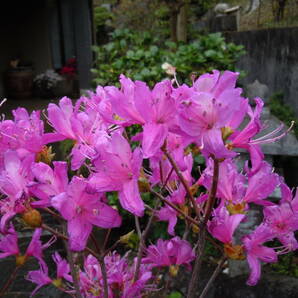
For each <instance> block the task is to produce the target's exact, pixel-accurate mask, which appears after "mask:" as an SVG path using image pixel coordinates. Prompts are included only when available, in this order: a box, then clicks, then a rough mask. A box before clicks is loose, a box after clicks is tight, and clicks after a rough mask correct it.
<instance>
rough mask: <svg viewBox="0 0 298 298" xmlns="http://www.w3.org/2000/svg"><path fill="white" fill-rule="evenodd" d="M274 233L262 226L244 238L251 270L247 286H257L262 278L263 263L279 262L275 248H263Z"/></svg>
mask: <svg viewBox="0 0 298 298" xmlns="http://www.w3.org/2000/svg"><path fill="white" fill-rule="evenodd" d="M273 237H274V236H273V234H272V232H271V231H270V230H269V229H268V228H267V227H265V226H264V225H260V226H259V227H258V228H257V229H256V230H255V231H254V232H253V233H252V234H250V235H248V236H246V237H244V239H243V240H242V241H243V244H244V248H245V250H246V254H247V261H248V265H249V268H250V270H251V272H250V275H249V278H248V281H247V284H248V285H250V286H254V285H256V283H257V282H258V280H259V279H260V276H261V263H260V262H261V261H262V262H266V263H274V262H277V254H276V252H275V250H274V249H273V248H269V247H266V246H263V243H264V242H267V241H269V240H272V239H273Z"/></svg>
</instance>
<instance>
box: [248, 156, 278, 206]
mask: <svg viewBox="0 0 298 298" xmlns="http://www.w3.org/2000/svg"><path fill="white" fill-rule="evenodd" d="M278 185H279V177H278V175H277V174H275V173H273V172H272V167H271V166H270V165H269V164H268V163H267V162H265V161H263V162H262V163H261V165H260V167H259V170H258V172H257V173H255V174H254V175H253V176H250V177H248V186H247V189H246V193H245V196H244V198H243V200H244V201H245V202H247V203H251V202H253V203H255V204H260V205H272V203H271V202H269V201H265V200H264V199H265V198H267V197H268V196H269V195H270V194H271V193H272V192H273V191H274V189H275V188H276V187H277V186H278Z"/></svg>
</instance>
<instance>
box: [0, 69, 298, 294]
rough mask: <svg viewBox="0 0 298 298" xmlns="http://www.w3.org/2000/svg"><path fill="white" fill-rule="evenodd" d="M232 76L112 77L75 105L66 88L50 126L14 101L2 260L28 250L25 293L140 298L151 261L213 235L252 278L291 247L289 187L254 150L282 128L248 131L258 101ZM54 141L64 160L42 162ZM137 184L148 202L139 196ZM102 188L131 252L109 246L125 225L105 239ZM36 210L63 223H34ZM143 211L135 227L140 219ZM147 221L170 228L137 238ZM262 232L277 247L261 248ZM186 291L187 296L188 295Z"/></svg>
mask: <svg viewBox="0 0 298 298" xmlns="http://www.w3.org/2000/svg"><path fill="white" fill-rule="evenodd" d="M237 77H238V74H237V73H233V72H230V71H225V72H223V73H220V72H219V71H216V70H215V71H213V73H211V74H204V75H202V76H200V77H199V78H197V79H196V80H195V81H194V82H193V85H192V86H187V85H181V86H180V85H178V83H177V82H175V81H170V80H165V81H162V82H159V83H157V84H156V85H155V86H154V88H153V89H152V90H151V89H150V88H149V87H148V86H147V85H146V84H145V83H144V82H140V81H136V82H133V81H131V80H130V79H129V78H126V77H125V76H123V75H122V76H121V77H120V85H121V87H120V88H117V87H115V86H107V87H101V86H99V87H97V89H96V92H94V93H93V92H90V93H89V94H88V96H83V97H81V98H80V99H79V100H77V101H76V102H75V103H74V104H73V102H72V100H71V99H69V98H66V97H64V98H62V99H61V100H60V101H59V104H58V105H56V104H53V103H51V104H49V106H48V108H47V110H46V111H45V118H46V120H47V121H48V123H49V124H50V126H51V127H52V128H53V131H52V132H45V129H44V126H45V125H44V121H43V120H42V119H41V115H40V112H39V111H34V112H32V113H31V114H29V113H28V112H27V111H26V110H25V109H24V108H18V109H16V110H14V111H13V120H5V119H3V120H2V121H1V122H0V147H1V150H0V192H1V197H0V214H1V221H0V232H1V236H0V237H1V238H0V258H5V257H8V256H15V259H16V267H17V268H19V267H20V266H23V265H24V264H25V263H26V261H27V259H28V258H30V257H34V258H35V259H37V261H38V263H39V265H40V268H39V270H35V271H30V272H29V273H28V275H27V277H26V278H27V279H28V280H30V281H31V282H33V283H35V284H36V285H37V288H36V290H35V291H34V293H35V292H36V291H37V290H38V289H39V288H41V287H42V286H45V285H49V284H52V285H54V286H56V287H57V288H59V289H61V290H62V291H65V292H67V293H70V294H72V295H74V293H76V292H78V291H79V294H80V295H81V297H127V298H129V297H143V295H144V293H147V292H150V291H160V288H159V286H158V282H159V280H160V277H159V276H158V274H157V273H156V272H157V270H156V268H158V272H161V271H160V270H164V268H170V273H171V274H172V276H174V275H175V272H176V273H177V270H178V268H179V266H181V265H183V266H185V267H186V269H187V270H192V262H193V261H194V260H196V262H197V261H198V260H199V259H200V258H201V255H202V249H203V248H204V245H203V244H202V243H201V245H200V241H201V242H202V239H203V238H205V239H206V238H212V239H213V240H212V243H214V245H215V246H216V247H219V250H221V251H222V252H223V259H224V260H226V259H227V258H231V259H235V260H244V259H246V260H247V262H248V265H249V268H250V275H249V278H248V281H247V283H248V284H249V285H255V284H256V283H257V282H258V280H259V279H260V275H261V262H265V263H272V262H277V261H278V255H280V254H284V253H288V252H290V251H294V250H296V249H297V248H298V243H297V240H296V239H295V236H294V232H295V231H296V230H297V229H298V194H296V195H294V194H293V193H292V191H291V190H290V189H289V187H288V186H287V185H286V184H285V182H284V180H283V178H282V177H280V176H279V175H278V174H276V173H274V171H273V169H272V167H271V165H270V164H268V163H267V162H266V161H265V160H264V155H263V153H262V150H261V144H265V143H270V142H274V141H278V140H279V139H280V138H281V137H283V136H284V135H285V134H286V133H287V132H288V130H286V131H284V132H282V130H283V126H282V125H281V126H280V127H279V128H278V129H276V130H274V131H272V132H271V133H269V134H267V135H265V136H262V137H258V134H259V133H260V132H262V130H263V128H264V125H263V123H262V122H261V119H260V116H261V112H262V108H263V101H262V100H261V99H260V98H256V99H255V105H254V107H252V106H250V105H249V102H248V99H246V98H244V97H243V96H242V95H241V94H242V90H241V89H240V88H237V87H236V80H237ZM244 119H248V121H246V122H247V124H246V125H245V126H244V128H243V125H242V126H241V124H242V123H243V121H244ZM63 140H71V141H72V143H73V146H72V148H71V152H70V156H69V161H70V162H69V163H68V162H67V161H52V154H51V152H50V149H49V147H48V145H49V144H51V143H55V142H61V141H63ZM132 148H133V149H132ZM240 148H241V150H246V151H247V152H248V153H249V156H250V163H249V162H247V163H246V164H245V167H244V168H243V169H241V170H239V168H238V166H237V164H236V160H237V159H236V157H237V156H238V155H239V153H238V152H239V151H238V149H240ZM199 155H201V156H202V157H203V158H204V160H205V164H206V168H205V169H204V170H203V171H202V172H201V171H200V170H199V169H198V168H196V167H195V162H194V159H195V157H197V156H199ZM276 188H280V190H281V193H282V199H281V200H280V201H279V202H277V203H276V202H274V203H273V202H272V201H270V199H268V198H269V197H270V195H271V194H272V192H273V191H274V190H275V189H276ZM145 192H147V193H150V198H151V201H152V202H153V203H152V204H150V203H148V201H147V202H146V203H145V201H144V198H143V193H145ZM110 193H117V198H118V200H119V206H121V208H123V210H121V213H123V212H127V214H130V215H131V216H132V217H135V221H136V230H137V231H138V234H139V235H138V236H139V248H138V253H137V256H135V257H134V253H133V252H130V253H126V254H125V255H124V256H120V254H119V253H117V252H116V250H115V248H116V247H117V245H121V243H122V244H123V243H124V242H125V241H126V242H129V234H128V235H126V236H123V237H120V238H119V240H117V241H116V242H115V243H114V245H112V246H111V247H110V248H109V247H106V245H107V242H108V241H107V239H108V236H109V235H110V233H111V229H113V228H118V227H120V226H121V224H122V218H121V216H120V210H118V209H117V207H116V206H115V205H111V203H110V201H109V199H108V197H109V194H110ZM254 205H259V206H260V207H261V208H262V210H263V211H262V212H263V220H262V222H261V224H260V225H258V226H257V227H256V228H255V230H254V231H253V232H252V233H250V234H248V235H245V236H244V237H242V238H241V239H240V240H239V241H238V242H237V241H235V237H234V234H235V231H236V230H237V228H238V227H239V225H241V223H242V222H245V221H247V220H248V216H247V214H248V213H249V212H250V210H251V208H252V207H253V206H254ZM146 209H147V210H148V211H146V212H145V210H146ZM46 212H48V213H50V214H52V216H54V218H55V219H56V220H58V222H60V223H62V227H64V228H61V229H60V230H57V229H55V228H53V227H49V226H48V225H46V224H44V223H43V218H42V217H43V216H42V215H43V214H44V213H46ZM146 217H148V224H147V225H146V228H145V229H144V230H143V231H142V230H141V228H140V223H139V218H146ZM19 218H22V222H23V224H25V225H27V227H28V226H30V227H31V228H34V229H35V230H34V232H33V236H32V240H31V243H30V244H29V246H28V248H27V250H26V252H25V253H24V254H22V253H21V250H20V249H19V247H18V233H17V232H16V230H15V229H16V222H17V221H16V220H17V219H19ZM156 220H158V221H165V222H167V223H168V229H167V232H168V234H169V237H170V238H169V239H167V240H165V239H159V240H158V241H157V243H156V244H155V245H154V244H150V245H148V246H147V247H146V245H147V242H146V236H147V235H148V230H149V229H150V228H151V225H152V223H153V224H154V221H156ZM178 221H180V222H184V223H185V232H184V234H183V239H181V238H180V237H182V235H180V237H179V236H178V234H179V233H178V234H177V232H176V231H175V227H176V225H177V222H178ZM95 227H98V228H101V229H105V230H106V236H105V239H104V240H103V239H94V238H96V237H94V235H93V233H92V230H94V229H95ZM43 230H47V231H48V232H50V233H52V234H53V238H51V239H50V240H49V241H48V242H47V243H46V244H42V242H41V240H40V237H41V235H42V231H43ZM112 231H113V230H112ZM59 237H60V238H62V239H64V240H66V241H67V250H68V252H69V253H68V261H66V259H64V258H62V257H61V256H60V255H59V254H58V252H55V253H54V254H53V260H54V262H55V263H56V265H57V273H56V274H55V275H54V276H53V275H52V274H51V275H49V272H48V271H49V270H48V267H47V264H46V262H45V261H44V258H43V253H42V252H43V250H45V249H46V248H47V247H49V246H50V245H51V244H52V243H53V242H54V241H55V240H56V239H57V238H59ZM171 237H172V238H171ZM126 238H127V239H126ZM90 239H91V240H94V242H95V243H96V245H95V247H96V249H97V251H96V252H94V249H93V248H92V247H93V246H92V245H91V246H90ZM190 239H192V240H194V239H195V243H192V242H191V241H190ZM272 240H277V241H279V242H280V245H278V246H276V247H272V245H271V246H268V242H270V241H272ZM197 241H198V242H197ZM98 242H99V244H98ZM203 242H204V241H203ZM96 249H95V250H96ZM200 250H201V251H200ZM77 253H79V254H80V255H81V256H82V258H83V262H81V265H80V264H79V263H76V262H75V261H76V260H75V258H74V259H72V261H71V262H69V258H72V257H73V256H74V255H76V254H77ZM73 263H75V264H73ZM198 263H199V262H198ZM195 270H198V269H197V266H196V269H194V270H193V271H195ZM162 272H164V271H162ZM191 287H193V285H192V283H191V284H190V288H191ZM34 293H33V294H34ZM191 293H192V290H189V294H188V297H194V296H191V295H192V294H191ZM77 297H79V296H77Z"/></svg>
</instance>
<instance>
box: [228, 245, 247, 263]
mask: <svg viewBox="0 0 298 298" xmlns="http://www.w3.org/2000/svg"><path fill="white" fill-rule="evenodd" d="M224 252H225V254H226V256H227V257H228V258H230V259H232V260H244V259H245V256H244V252H243V246H242V245H232V244H228V243H226V244H225V245H224Z"/></svg>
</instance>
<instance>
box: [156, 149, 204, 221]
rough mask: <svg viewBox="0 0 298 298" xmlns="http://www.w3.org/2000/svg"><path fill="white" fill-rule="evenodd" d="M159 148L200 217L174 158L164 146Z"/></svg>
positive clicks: (199, 216) (199, 215)
mask: <svg viewBox="0 0 298 298" xmlns="http://www.w3.org/2000/svg"><path fill="white" fill-rule="evenodd" d="M161 150H162V151H163V152H164V154H165V156H166V157H167V159H168V160H169V162H170V164H171V165H172V167H173V168H174V171H175V172H176V174H177V176H178V178H179V180H180V181H181V183H182V185H183V186H184V188H185V191H186V193H187V196H188V197H189V199H190V201H191V204H192V207H193V209H194V210H195V213H196V215H197V217H198V218H201V214H200V210H199V207H198V204H197V203H196V201H195V199H194V197H193V195H192V192H191V190H190V187H189V185H188V183H187V181H186V180H185V179H184V177H183V175H182V173H181V171H180V169H179V167H178V165H177V164H176V162H175V160H174V159H173V157H172V156H171V154H170V153H169V152H168V151H167V149H166V146H163V147H162V148H161Z"/></svg>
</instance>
